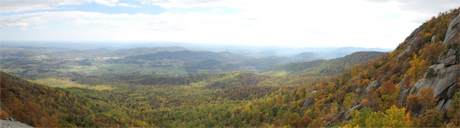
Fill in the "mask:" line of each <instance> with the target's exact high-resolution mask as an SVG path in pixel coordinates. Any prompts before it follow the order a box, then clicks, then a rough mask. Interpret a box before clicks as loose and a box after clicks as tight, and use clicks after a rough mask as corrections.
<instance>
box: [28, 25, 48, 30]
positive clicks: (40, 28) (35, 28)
mask: <svg viewBox="0 0 460 128" xmlns="http://www.w3.org/2000/svg"><path fill="white" fill-rule="evenodd" d="M47 28H50V27H48V26H38V27H32V29H34V30H42V29H47Z"/></svg>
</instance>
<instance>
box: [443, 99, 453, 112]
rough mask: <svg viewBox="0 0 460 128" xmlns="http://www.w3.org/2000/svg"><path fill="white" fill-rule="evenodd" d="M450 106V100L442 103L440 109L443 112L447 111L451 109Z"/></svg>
mask: <svg viewBox="0 0 460 128" xmlns="http://www.w3.org/2000/svg"><path fill="white" fill-rule="evenodd" d="M451 104H452V99H449V100H447V102H446V103H444V105H443V106H442V109H443V110H448V109H450V108H452V105H451Z"/></svg>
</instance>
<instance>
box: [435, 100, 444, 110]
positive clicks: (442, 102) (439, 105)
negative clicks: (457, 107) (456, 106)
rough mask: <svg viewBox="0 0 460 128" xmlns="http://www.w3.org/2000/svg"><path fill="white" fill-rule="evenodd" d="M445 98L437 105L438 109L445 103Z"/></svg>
mask: <svg viewBox="0 0 460 128" xmlns="http://www.w3.org/2000/svg"><path fill="white" fill-rule="evenodd" d="M444 102H445V101H444V99H441V100H440V101H439V102H438V104H437V105H436V110H441V108H442V105H444Z"/></svg>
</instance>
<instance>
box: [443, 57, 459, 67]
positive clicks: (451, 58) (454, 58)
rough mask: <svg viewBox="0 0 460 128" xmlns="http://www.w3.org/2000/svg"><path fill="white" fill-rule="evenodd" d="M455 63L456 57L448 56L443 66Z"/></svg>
mask: <svg viewBox="0 0 460 128" xmlns="http://www.w3.org/2000/svg"><path fill="white" fill-rule="evenodd" d="M455 62H457V57H456V56H449V57H447V58H446V60H444V64H445V65H446V66H449V65H454V64H455Z"/></svg>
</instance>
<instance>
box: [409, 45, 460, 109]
mask: <svg viewBox="0 0 460 128" xmlns="http://www.w3.org/2000/svg"><path fill="white" fill-rule="evenodd" d="M457 52H458V51H457V50H456V49H449V50H447V51H444V52H443V53H441V55H440V56H439V59H438V60H437V64H434V65H431V66H430V68H431V69H433V71H434V72H427V73H425V77H424V78H423V79H421V80H419V81H417V83H415V85H414V87H412V89H411V91H410V94H409V95H412V94H415V93H417V94H419V91H420V90H421V89H422V88H427V87H428V88H433V89H434V95H433V97H435V98H438V99H439V100H438V101H439V102H438V105H437V107H438V109H441V108H442V109H445V110H447V109H449V108H450V103H451V102H452V96H453V95H454V92H457V91H458V87H457V79H458V78H459V71H460V70H459V65H457V63H456V62H457V56H456V53H457ZM427 76H431V77H427Z"/></svg>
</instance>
